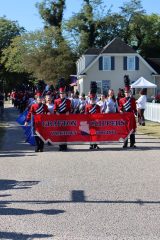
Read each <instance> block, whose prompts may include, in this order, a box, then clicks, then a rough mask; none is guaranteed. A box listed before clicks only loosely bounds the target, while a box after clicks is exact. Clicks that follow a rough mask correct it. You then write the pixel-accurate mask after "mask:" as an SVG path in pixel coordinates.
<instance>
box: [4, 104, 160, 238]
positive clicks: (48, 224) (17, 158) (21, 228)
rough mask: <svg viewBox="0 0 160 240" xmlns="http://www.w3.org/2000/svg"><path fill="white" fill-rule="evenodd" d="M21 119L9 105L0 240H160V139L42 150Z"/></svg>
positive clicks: (6, 112) (7, 105)
mask: <svg viewBox="0 0 160 240" xmlns="http://www.w3.org/2000/svg"><path fill="white" fill-rule="evenodd" d="M17 116H18V111H17V110H16V109H14V108H13V107H11V105H10V104H6V106H5V120H6V121H7V127H6V134H5V136H4V138H3V145H2V146H1V148H0V239H13V240H31V239H34V240H35V239H44V240H46V239H48V240H50V239H52V240H159V239H160V139H156V138H154V137H149V136H147V135H141V134H139V133H137V134H136V145H137V148H136V149H130V148H128V149H127V150H124V149H122V143H114V144H106V145H100V147H101V148H100V150H95V151H90V150H89V146H88V145H72V146H69V151H68V152H59V151H58V146H57V145H55V146H53V145H52V146H48V145H45V149H44V152H42V153H35V152H34V147H32V146H30V145H29V144H27V143H25V139H24V135H23V130H22V128H21V127H20V126H19V125H18V124H17V123H16V121H15V119H16V117H17Z"/></svg>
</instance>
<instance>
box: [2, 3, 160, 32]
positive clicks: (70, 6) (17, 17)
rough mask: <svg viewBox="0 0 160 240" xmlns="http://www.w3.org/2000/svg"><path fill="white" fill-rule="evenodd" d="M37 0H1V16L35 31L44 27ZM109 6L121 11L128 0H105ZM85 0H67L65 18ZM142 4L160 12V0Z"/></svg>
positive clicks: (148, 8) (145, 7)
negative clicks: (36, 5) (121, 7)
mask: <svg viewBox="0 0 160 240" xmlns="http://www.w3.org/2000/svg"><path fill="white" fill-rule="evenodd" d="M36 2H41V1H40V0H0V17H3V16H6V18H7V19H9V20H12V21H18V23H19V25H20V26H21V27H24V28H25V29H26V30H27V31H34V30H38V29H41V28H43V21H42V20H41V18H40V16H39V13H38V10H37V8H36V7H35V4H36ZM103 2H104V3H105V4H106V5H107V6H108V7H109V6H111V5H113V8H112V10H113V11H114V12H116V11H119V6H122V3H123V2H126V0H104V1H103ZM127 2H128V1H127ZM82 3H83V0H66V9H65V13H64V18H65V19H67V18H69V17H70V16H71V15H72V13H73V12H74V13H75V12H78V11H79V9H80V8H81V5H82ZM142 5H143V7H144V9H145V10H146V12H147V13H148V14H151V13H157V14H160V0H142Z"/></svg>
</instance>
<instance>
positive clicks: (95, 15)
mask: <svg viewBox="0 0 160 240" xmlns="http://www.w3.org/2000/svg"><path fill="white" fill-rule="evenodd" d="M83 1H84V2H83V5H82V9H81V10H80V12H79V13H77V14H74V15H73V16H72V17H71V18H70V19H69V20H68V21H66V23H65V30H66V31H67V33H68V34H69V35H70V41H72V42H74V44H73V47H75V48H76V47H77V48H76V51H77V52H78V54H81V53H83V52H84V51H85V50H86V49H87V48H91V47H94V46H95V45H96V41H97V39H99V29H100V28H99V29H98V27H99V26H100V25H101V23H102V19H103V16H104V15H106V14H108V12H109V10H106V7H105V6H104V5H103V1H101V0H83ZM102 6H103V10H102ZM104 9H105V12H104ZM100 10H101V13H100Z"/></svg>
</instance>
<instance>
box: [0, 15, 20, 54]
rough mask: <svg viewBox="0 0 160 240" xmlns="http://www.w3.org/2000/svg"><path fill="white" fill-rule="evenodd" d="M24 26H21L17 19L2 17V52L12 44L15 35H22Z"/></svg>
mask: <svg viewBox="0 0 160 240" xmlns="http://www.w3.org/2000/svg"><path fill="white" fill-rule="evenodd" d="M23 32H24V28H22V27H20V26H19V24H18V23H17V22H16V21H10V20H7V19H6V18H5V17H1V18H0V53H1V51H2V50H3V49H4V48H5V47H7V46H9V45H10V43H11V41H12V39H13V38H14V37H15V36H18V35H21V34H22V33H23Z"/></svg>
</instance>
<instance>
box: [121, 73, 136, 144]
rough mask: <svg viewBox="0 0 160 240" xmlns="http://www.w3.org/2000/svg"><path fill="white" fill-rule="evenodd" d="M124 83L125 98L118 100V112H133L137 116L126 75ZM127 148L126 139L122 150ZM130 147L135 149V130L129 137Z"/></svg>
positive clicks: (134, 101)
mask: <svg viewBox="0 0 160 240" xmlns="http://www.w3.org/2000/svg"><path fill="white" fill-rule="evenodd" d="M124 83H125V92H124V93H125V97H124V98H121V99H120V100H119V111H120V113H123V112H133V113H134V114H135V115H137V109H136V100H135V98H134V97H133V96H131V91H130V80H129V77H128V75H125V76H124ZM135 128H136V124H135ZM127 146H128V138H127V139H126V140H125V141H124V143H123V148H127ZM130 147H132V148H135V147H136V146H135V129H134V131H133V132H132V134H131V135H130Z"/></svg>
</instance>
